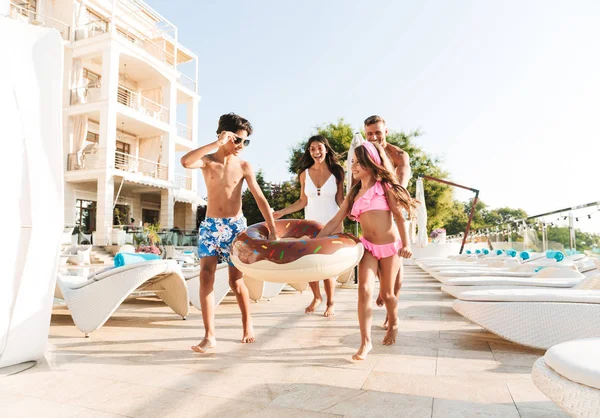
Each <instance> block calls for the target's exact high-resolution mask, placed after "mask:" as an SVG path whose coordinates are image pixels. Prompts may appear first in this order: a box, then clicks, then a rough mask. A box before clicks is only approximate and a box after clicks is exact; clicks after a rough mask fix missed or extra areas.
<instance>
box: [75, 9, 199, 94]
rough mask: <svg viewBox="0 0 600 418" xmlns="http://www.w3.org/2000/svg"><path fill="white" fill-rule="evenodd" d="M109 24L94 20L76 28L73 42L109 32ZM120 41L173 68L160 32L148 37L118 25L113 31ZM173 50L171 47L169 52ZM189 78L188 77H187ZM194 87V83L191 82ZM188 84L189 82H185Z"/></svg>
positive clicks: (173, 59)
mask: <svg viewBox="0 0 600 418" xmlns="http://www.w3.org/2000/svg"><path fill="white" fill-rule="evenodd" d="M109 28H110V22H109V21H107V20H95V21H92V22H89V23H87V24H85V25H81V26H78V27H77V28H76V29H75V40H76V41H79V40H82V39H88V38H93V37H94V36H99V35H103V34H105V33H108V32H109ZM115 31H116V33H117V35H118V36H119V38H120V39H122V40H126V41H128V42H131V43H132V44H134V45H136V46H138V47H140V48H141V49H143V50H144V51H146V52H147V53H149V54H150V55H151V56H153V57H154V58H156V59H157V60H159V61H161V62H163V63H165V64H167V65H168V66H169V67H172V68H173V67H174V66H175V56H174V54H173V53H172V52H171V51H170V50H169V48H168V47H167V45H168V42H167V40H166V39H164V37H162V35H161V33H160V31H157V30H156V29H152V30H151V32H150V33H149V35H145V34H143V33H141V32H139V31H137V30H135V29H133V28H130V27H128V26H123V25H118V24H117V27H116V29H115ZM172 49H173V48H172V47H171V50H172ZM188 78H189V77H188ZM191 81H192V82H193V84H194V85H195V81H194V80H191ZM186 83H188V84H189V81H186Z"/></svg>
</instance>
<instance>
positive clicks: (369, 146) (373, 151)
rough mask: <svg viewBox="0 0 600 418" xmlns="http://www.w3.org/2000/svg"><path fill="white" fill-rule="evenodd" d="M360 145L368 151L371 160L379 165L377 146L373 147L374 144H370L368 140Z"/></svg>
mask: <svg viewBox="0 0 600 418" xmlns="http://www.w3.org/2000/svg"><path fill="white" fill-rule="evenodd" d="M362 146H363V147H365V149H366V150H367V152H368V153H369V156H370V157H371V159H372V160H373V161H375V162H376V163H377V164H379V165H381V157H380V156H379V153H378V152H377V148H375V145H373V144H371V143H370V142H369V141H366V142H364V143H363V144H362Z"/></svg>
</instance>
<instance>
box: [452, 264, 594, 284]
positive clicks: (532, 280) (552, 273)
mask: <svg viewBox="0 0 600 418" xmlns="http://www.w3.org/2000/svg"><path fill="white" fill-rule="evenodd" d="M583 279H585V276H584V275H583V274H581V273H579V272H578V271H575V270H570V269H558V268H554V267H548V268H545V269H543V270H541V271H539V272H538V273H536V274H534V275H533V276H531V277H521V278H519V277H502V276H493V277H491V276H475V277H453V278H446V279H444V284H446V285H449V286H485V285H502V286H512V285H514V286H545V287H574V286H576V285H578V284H579V283H580V282H581V281H582V280H583Z"/></svg>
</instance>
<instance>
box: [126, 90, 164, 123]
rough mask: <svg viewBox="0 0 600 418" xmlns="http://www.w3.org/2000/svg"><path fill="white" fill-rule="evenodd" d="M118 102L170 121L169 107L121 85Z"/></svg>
mask: <svg viewBox="0 0 600 418" xmlns="http://www.w3.org/2000/svg"><path fill="white" fill-rule="evenodd" d="M117 102H118V103H121V104H122V105H124V106H127V107H130V108H132V109H135V110H137V111H139V112H140V113H142V114H145V115H147V116H150V117H151V118H154V119H156V120H160V121H161V122H165V123H169V109H168V108H166V107H165V106H162V105H160V104H158V103H156V102H153V101H152V100H150V99H147V98H145V97H144V96H142V95H141V94H139V93H136V92H134V91H131V90H129V89H128V88H125V87H123V86H119V91H118V93H117Z"/></svg>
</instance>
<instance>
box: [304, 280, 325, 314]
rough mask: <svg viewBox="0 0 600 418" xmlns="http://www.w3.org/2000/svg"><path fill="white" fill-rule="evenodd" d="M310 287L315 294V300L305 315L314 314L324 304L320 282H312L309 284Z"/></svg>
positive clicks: (305, 311)
mask: <svg viewBox="0 0 600 418" xmlns="http://www.w3.org/2000/svg"><path fill="white" fill-rule="evenodd" d="M308 285H309V286H310V290H312V292H313V300H312V302H311V303H310V305H308V306H307V307H306V309H305V310H304V313H313V312H314V311H315V309H317V307H318V306H319V305H320V304H321V303H323V297H322V296H321V288H320V287H319V282H310V283H309V284H308Z"/></svg>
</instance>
